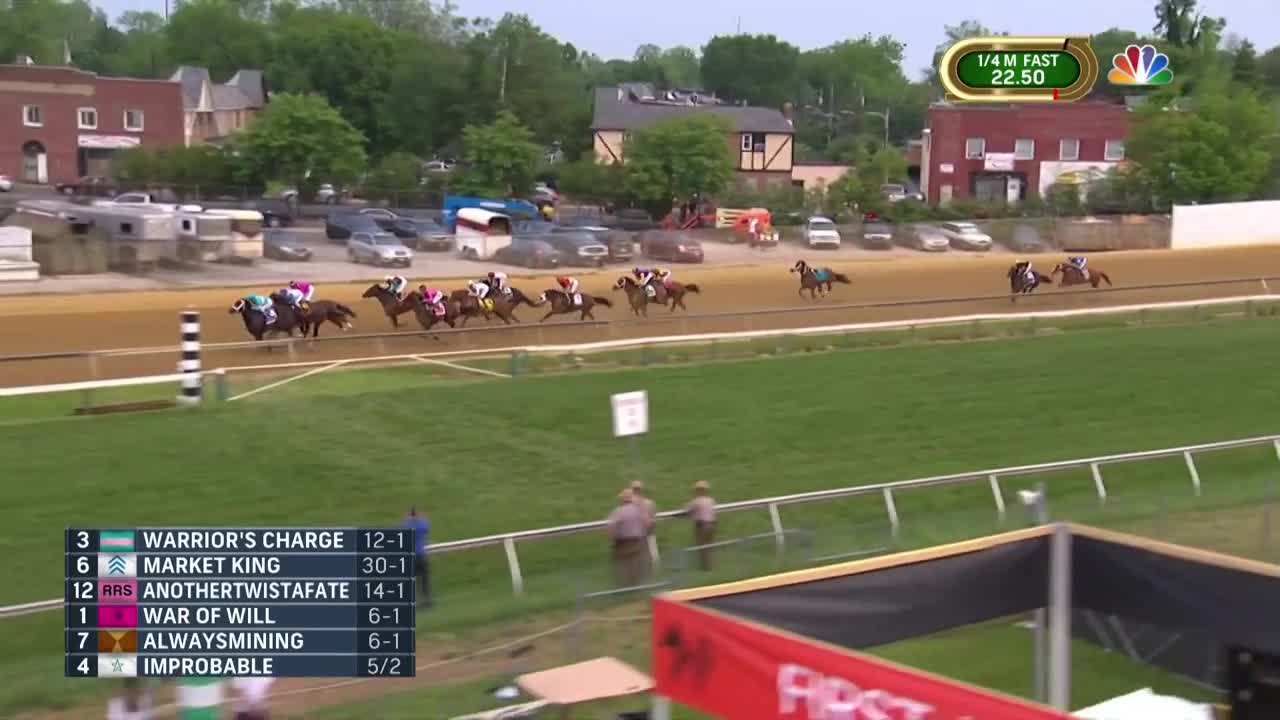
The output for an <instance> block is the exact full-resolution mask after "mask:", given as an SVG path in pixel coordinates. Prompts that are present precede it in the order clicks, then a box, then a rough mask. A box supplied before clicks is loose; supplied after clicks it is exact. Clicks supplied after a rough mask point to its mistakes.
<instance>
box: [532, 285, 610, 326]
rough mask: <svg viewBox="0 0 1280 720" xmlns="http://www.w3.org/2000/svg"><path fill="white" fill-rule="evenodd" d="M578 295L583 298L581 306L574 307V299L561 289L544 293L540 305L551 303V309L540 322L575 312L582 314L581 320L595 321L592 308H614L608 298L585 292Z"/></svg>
mask: <svg viewBox="0 0 1280 720" xmlns="http://www.w3.org/2000/svg"><path fill="white" fill-rule="evenodd" d="M578 294H579V295H581V296H582V304H581V305H574V304H573V298H571V297H569V293H567V292H565V291H563V290H560V289H559V288H556V289H552V290H546V291H544V292H543V293H542V297H541V298H539V300H538V304H539V305H543V304H546V303H550V304H551V309H550V310H548V311H547V314H546V315H543V316H542V319H541V320H539V321H538V322H545V321H546V320H547V318H550V317H551V316H552V315H568V314H570V313H575V312H580V313H582V314H581V315H580V316H579V317H578V319H579V320H586V319H587V318H591V319H592V320H595V319H596V316H595V315H594V314H592V312H591V308H593V307H595V306H596V305H603V306H604V307H607V308H611V307H613V301H612V300H610V299H609V298H607V297H594V296H591V295H588V294H587V293H584V292H580V293H578Z"/></svg>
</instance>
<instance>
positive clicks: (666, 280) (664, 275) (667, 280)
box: [649, 268, 671, 285]
mask: <svg viewBox="0 0 1280 720" xmlns="http://www.w3.org/2000/svg"><path fill="white" fill-rule="evenodd" d="M649 272H651V273H653V274H654V275H656V276H657V278H658V279H659V280H661V281H662V284H663V285H670V284H671V271H670V270H668V269H667V268H651V269H650V270H649Z"/></svg>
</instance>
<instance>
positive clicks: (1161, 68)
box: [1107, 45, 1173, 85]
mask: <svg viewBox="0 0 1280 720" xmlns="http://www.w3.org/2000/svg"><path fill="white" fill-rule="evenodd" d="M1107 80H1109V81H1111V83H1112V84H1113V85H1168V84H1169V83H1171V82H1173V70H1172V69H1171V68H1170V67H1169V56H1168V55H1165V54H1164V53H1162V52H1160V51H1158V50H1156V49H1155V46H1153V45H1143V46H1142V47H1138V46H1137V45H1130V46H1129V47H1127V48H1125V50H1124V52H1122V53H1116V55H1115V57H1113V58H1111V71H1110V72H1108V73H1107Z"/></svg>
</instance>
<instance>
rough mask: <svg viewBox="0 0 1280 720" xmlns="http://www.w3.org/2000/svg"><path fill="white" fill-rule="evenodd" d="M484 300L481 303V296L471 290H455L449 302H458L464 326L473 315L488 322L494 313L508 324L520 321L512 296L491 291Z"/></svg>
mask: <svg viewBox="0 0 1280 720" xmlns="http://www.w3.org/2000/svg"><path fill="white" fill-rule="evenodd" d="M520 297H521V298H522V299H523V301H524V302H527V303H529V305H530V306H532V307H537V306H538V305H537V303H534V302H533V301H531V300H529V298H527V297H525V295H524V293H521V294H520ZM484 300H485V301H484V302H483V303H481V302H480V298H478V297H476V296H475V295H472V294H471V291H470V290H454V291H453V292H451V293H449V302H451V303H457V304H458V316H459V317H461V318H462V327H466V326H467V321H468V320H470V319H471V318H473V317H483V318H484V319H485V321H486V322H487V321H488V320H489V319H490V318H491V317H493V316H494V315H496V316H498V319H500V320H502V322H504V323H506V324H507V325H510V324H511V323H512V321H515V322H517V323H518V322H520V318H518V317H516V315H515V309H516V301H515V300H514V299H513V298H512V297H508V296H506V295H504V294H503V293H496V292H491V293H490V294H489V296H488V297H486V298H485V299H484Z"/></svg>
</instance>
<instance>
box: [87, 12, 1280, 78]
mask: <svg viewBox="0 0 1280 720" xmlns="http://www.w3.org/2000/svg"><path fill="white" fill-rule="evenodd" d="M92 1H93V2H95V4H97V5H98V6H100V7H102V8H103V9H104V10H105V11H106V12H107V14H108V15H109V16H110V17H111V18H112V19H113V20H114V19H115V18H116V17H117V16H118V15H119V14H120V13H121V12H124V11H125V10H154V11H157V12H163V11H164V0H92ZM455 3H456V4H457V6H458V11H459V13H460V14H461V15H464V16H467V17H475V16H482V17H493V18H498V17H501V16H502V15H503V14H504V13H507V12H514V13H521V14H525V15H528V16H529V17H530V18H532V19H533V21H534V23H536V24H537V25H539V26H541V27H542V29H543V30H545V31H547V32H549V33H551V34H552V35H555V36H556V37H558V38H560V39H561V40H562V41H567V42H571V43H573V44H574V46H576V47H577V48H579V49H580V50H586V51H589V52H592V53H594V54H596V55H599V56H601V57H604V58H606V59H608V58H630V57H631V56H632V54H633V53H634V52H635V49H636V47H637V46H639V45H642V44H645V43H652V44H655V45H659V46H661V47H670V46H672V45H687V46H690V47H693V48H698V47H700V46H702V45H703V44H705V43H706V42H707V40H709V39H710V38H711V37H712V36H714V35H717V34H732V33H734V32H737V31H738V30H741V31H742V32H745V33H773V34H774V35H777V36H778V37H779V38H781V39H783V40H786V41H787V42H790V43H792V44H793V45H797V46H799V47H800V48H801V49H803V50H809V49H812V48H817V47H822V46H824V45H830V44H831V43H834V42H838V41H840V40H844V39H846V38H850V37H858V36H861V35H864V34H866V33H870V34H872V35H892V36H893V37H894V38H896V39H897V40H899V41H900V42H903V43H906V51H905V55H906V60H905V62H904V63H903V65H904V69H905V70H906V72H907V74H908V75H909V76H910V77H913V78H915V77H917V76H918V75H919V74H920V73H921V71H922V70H923V69H924V68H925V67H927V66H928V65H929V63H930V62H931V61H932V59H933V50H934V48H935V46H937V45H938V44H939V43H941V42H942V40H943V34H942V28H943V26H944V25H955V24H958V23H960V22H961V21H962V20H965V19H969V18H973V19H976V20H979V21H981V22H982V23H983V24H985V25H986V26H987V27H989V28H991V29H992V30H996V31H1001V30H1003V31H1007V32H1009V33H1010V34H1013V35H1062V34H1091V33H1096V32H1101V31H1103V30H1106V29H1108V28H1111V27H1120V28H1124V29H1128V30H1134V31H1136V32H1140V33H1141V32H1149V31H1150V30H1151V26H1152V25H1153V24H1154V22H1155V20H1154V14H1153V12H1152V7H1153V6H1154V5H1155V2H1154V1H1153V0H1067V1H1065V2H1046V1H1044V0H1041V1H1039V2H1037V1H1036V0H966V1H965V2H956V1H955V0H896V1H895V0H889V1H887V2H886V1H885V0H843V1H841V0H734V1H733V2H713V1H712V0H703V1H702V2H692V3H691V2H690V0H641V1H640V2H607V3H606V2H585V1H583V0H455ZM1200 8H1201V10H1202V11H1203V12H1204V14H1206V15H1212V16H1220V17H1225V18H1226V19H1227V35H1228V36H1230V35H1231V34H1232V33H1235V34H1237V35H1240V36H1242V37H1244V38H1248V39H1249V40H1252V41H1253V44H1254V45H1255V46H1257V47H1258V49H1259V52H1262V51H1264V50H1266V49H1268V48H1271V47H1273V46H1275V45H1280V23H1277V22H1275V18H1274V11H1275V7H1274V3H1273V2H1270V1H1269V0H1201V1H1200Z"/></svg>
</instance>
